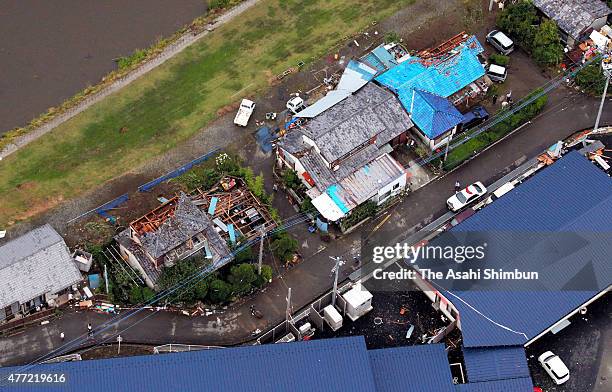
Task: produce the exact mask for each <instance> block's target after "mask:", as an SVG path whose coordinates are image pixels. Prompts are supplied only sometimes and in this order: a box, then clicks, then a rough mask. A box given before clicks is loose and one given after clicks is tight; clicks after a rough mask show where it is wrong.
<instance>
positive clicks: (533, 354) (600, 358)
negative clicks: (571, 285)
mask: <svg viewBox="0 0 612 392" xmlns="http://www.w3.org/2000/svg"><path fill="white" fill-rule="evenodd" d="M611 311H612V306H610V294H608V295H607V297H603V298H600V299H599V300H598V301H596V302H594V303H593V304H592V305H591V306H589V308H588V310H587V313H586V314H584V315H581V314H576V315H575V316H574V317H572V318H571V319H570V322H571V324H570V325H569V326H568V327H566V328H565V329H563V330H562V331H560V332H559V333H557V334H556V335H553V334H548V335H546V336H544V337H543V338H541V339H540V340H538V341H537V342H535V343H534V344H532V345H531V346H529V347H527V350H526V352H527V359H528V362H529V370H530V371H531V377H532V378H533V383H534V385H536V386H539V387H541V388H542V389H544V390H545V391H547V392H557V391H558V392H565V391H567V392H591V391H609V390H610V389H611V388H612V384H611V383H610V379H609V378H610V368H611V367H612V358H611V357H610V353H611V345H612V342H611V341H610V337H611V336H612V324H611V323H610V322H611V321H612V320H611V313H610V312H611ZM546 351H552V352H553V353H555V354H557V355H558V356H559V357H560V358H561V360H563V362H564V363H565V364H566V365H567V367H568V368H569V371H570V379H569V380H568V381H567V382H566V383H565V384H563V385H555V384H554V382H553V381H552V379H551V378H550V377H549V376H548V374H547V373H546V372H545V371H544V369H543V368H542V366H541V365H540V364H539V363H538V356H540V354H542V353H544V352H546Z"/></svg>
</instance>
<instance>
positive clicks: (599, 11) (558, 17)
mask: <svg viewBox="0 0 612 392" xmlns="http://www.w3.org/2000/svg"><path fill="white" fill-rule="evenodd" d="M533 3H534V4H535V6H536V7H538V8H539V9H540V10H541V11H542V12H543V13H544V14H545V15H546V16H548V17H549V18H550V19H552V20H554V21H555V22H557V25H558V26H559V27H560V28H561V30H563V31H565V32H566V33H568V34H569V35H570V36H572V37H574V38H578V37H579V36H580V34H582V33H584V32H585V30H586V29H587V28H588V27H589V26H591V24H592V23H593V22H594V21H595V20H596V19H599V18H601V17H604V16H607V15H609V14H610V13H612V10H610V8H608V6H607V5H606V3H605V2H603V1H601V0H534V2H533Z"/></svg>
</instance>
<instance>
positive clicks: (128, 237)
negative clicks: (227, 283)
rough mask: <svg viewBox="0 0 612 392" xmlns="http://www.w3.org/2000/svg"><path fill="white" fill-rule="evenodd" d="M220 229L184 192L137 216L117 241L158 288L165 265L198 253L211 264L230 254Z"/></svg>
mask: <svg viewBox="0 0 612 392" xmlns="http://www.w3.org/2000/svg"><path fill="white" fill-rule="evenodd" d="M220 231H221V230H220V229H219V228H218V227H217V226H216V225H215V224H214V223H213V221H212V219H211V218H210V217H209V216H207V214H206V212H204V211H202V210H201V209H200V208H198V206H197V205H196V204H195V203H194V202H193V201H192V200H191V198H190V197H189V196H187V195H186V194H184V193H181V194H180V195H178V196H176V197H173V198H172V199H170V200H168V201H167V202H165V203H164V204H162V205H160V206H159V207H157V208H155V209H154V210H152V211H150V212H149V213H147V214H146V215H144V216H142V217H140V218H138V219H136V220H135V221H133V222H132V223H130V226H129V227H128V228H127V229H126V230H124V231H123V232H121V233H120V234H118V235H117V236H116V237H115V240H116V241H117V243H118V244H119V252H120V254H121V256H122V257H123V259H124V260H126V261H127V263H128V264H130V266H131V267H132V268H134V269H136V270H137V271H139V272H140V275H142V277H143V279H144V280H145V282H146V284H147V286H149V287H150V288H152V289H156V283H157V280H158V278H159V276H160V275H161V271H162V268H164V267H171V266H173V265H175V264H176V263H178V262H180V261H181V260H184V259H186V258H188V257H191V256H195V255H196V254H198V253H199V254H201V255H203V256H204V257H205V258H206V259H207V260H209V261H210V262H211V263H216V262H219V261H220V260H222V259H225V258H227V257H229V256H230V255H231V251H230V249H229V247H228V245H227V240H226V239H224V238H223V237H222V236H221V234H220Z"/></svg>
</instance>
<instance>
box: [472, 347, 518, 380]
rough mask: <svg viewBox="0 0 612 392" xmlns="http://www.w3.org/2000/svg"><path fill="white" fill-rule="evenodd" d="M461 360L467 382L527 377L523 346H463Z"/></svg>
mask: <svg viewBox="0 0 612 392" xmlns="http://www.w3.org/2000/svg"><path fill="white" fill-rule="evenodd" d="M463 360H464V362H465V370H466V372H467V378H468V381H469V382H481V381H494V380H504V379H508V378H523V377H529V367H528V366H527V358H526V357H525V349H524V348H523V346H516V347H490V348H464V349H463Z"/></svg>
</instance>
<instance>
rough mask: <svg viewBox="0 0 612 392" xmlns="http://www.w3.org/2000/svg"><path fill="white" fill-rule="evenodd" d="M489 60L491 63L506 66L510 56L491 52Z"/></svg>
mask: <svg viewBox="0 0 612 392" xmlns="http://www.w3.org/2000/svg"><path fill="white" fill-rule="evenodd" d="M489 62H490V63H491V64H497V65H501V66H502V67H507V66H508V64H509V63H510V57H509V56H504V55H503V54H497V53H493V54H492V55H490V56H489Z"/></svg>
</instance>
